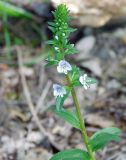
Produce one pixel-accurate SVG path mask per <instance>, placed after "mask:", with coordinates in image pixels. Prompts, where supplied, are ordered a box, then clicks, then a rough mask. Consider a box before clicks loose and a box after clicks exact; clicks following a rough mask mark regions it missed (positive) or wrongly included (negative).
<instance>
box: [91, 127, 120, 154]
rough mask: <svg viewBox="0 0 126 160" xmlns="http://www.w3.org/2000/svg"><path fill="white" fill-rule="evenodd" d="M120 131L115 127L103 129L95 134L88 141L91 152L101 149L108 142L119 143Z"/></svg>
mask: <svg viewBox="0 0 126 160" xmlns="http://www.w3.org/2000/svg"><path fill="white" fill-rule="evenodd" d="M120 133H121V130H120V129H118V128H115V127H110V128H105V129H102V130H100V131H98V132H96V133H95V134H94V135H93V136H92V137H91V138H90V140H89V144H90V146H91V148H92V151H97V150H99V149H102V148H103V147H104V146H105V145H106V144H108V143H109V142H110V141H119V140H120V137H119V134H120Z"/></svg>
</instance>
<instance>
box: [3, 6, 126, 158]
mask: <svg viewBox="0 0 126 160" xmlns="http://www.w3.org/2000/svg"><path fill="white" fill-rule="evenodd" d="M41 7H43V9H45V10H46V11H47V13H49V14H48V16H45V14H41V16H40V17H39V18H41V20H42V21H41V22H40V21H39V22H38V21H37V22H36V21H35V22H34V21H33V22H32V21H28V20H25V19H14V18H10V19H9V21H8V23H9V31H10V35H11V42H12V44H11V46H10V47H9V50H10V52H11V56H10V57H9V56H8V54H9V53H8V47H7V46H6V44H5V42H4V32H3V30H1V37H0V44H1V48H0V159H1V160H6V159H11V160H12V159H14V160H18V159H20V160H24V159H26V160H29V159H31V160H32V159H34V160H39V159H41V160H48V159H49V158H50V157H51V156H52V155H53V154H54V153H56V152H58V151H61V150H63V149H69V148H75V147H78V148H82V147H83V144H82V143H81V135H80V133H79V131H77V130H76V129H73V128H72V127H71V126H70V125H69V124H68V123H65V122H64V121H63V120H61V119H59V117H57V116H56V115H55V114H54V113H53V112H52V111H51V110H50V109H51V106H52V105H53V104H54V103H55V102H54V97H53V94H52V84H53V83H56V82H60V83H61V82H62V81H63V77H61V76H58V74H57V72H56V68H55V67H54V68H47V67H45V64H46V62H45V60H44V59H45V57H46V56H47V55H48V54H49V53H50V52H51V51H50V49H47V48H46V46H45V41H46V39H48V38H50V37H51V34H50V32H49V30H48V29H47V21H48V20H49V19H51V16H50V9H51V7H50V5H49V4H48V5H47V4H46V5H43V4H41ZM33 10H35V8H33ZM42 11H43V10H41V12H42ZM43 13H44V12H43ZM46 15H47V14H46ZM2 25H3V24H2V20H1V27H2ZM17 38H18V41H17V40H16V42H15V39H17ZM17 42H18V44H19V43H20V44H21V45H17ZM71 42H73V43H75V45H76V48H77V49H78V54H77V55H73V56H71V57H68V58H69V60H70V61H71V62H72V63H74V64H77V65H78V67H80V68H81V70H82V71H84V72H87V73H88V74H89V75H91V76H94V77H95V78H96V79H98V84H97V85H95V86H91V88H90V89H89V90H88V91H85V90H84V89H83V88H78V89H77V95H78V99H79V102H80V105H81V110H82V113H83V115H84V117H85V121H86V127H87V131H88V135H89V136H90V135H92V134H93V133H94V132H95V131H97V130H98V129H100V128H104V127H110V126H117V127H119V128H121V129H122V131H123V133H122V135H121V137H122V141H121V142H118V143H111V144H109V145H108V146H107V147H106V148H104V150H103V151H100V152H99V153H98V154H97V160H125V159H126V138H125V137H126V126H125V124H126V25H124V24H123V25H118V26H116V25H114V26H111V27H108V26H107V27H106V26H105V27H101V28H98V29H94V28H90V27H80V28H78V31H77V32H76V33H74V34H73V35H71ZM15 43H16V45H15ZM23 64H25V65H23ZM65 107H67V108H70V109H73V108H74V106H73V102H72V99H71V97H70V98H69V99H68V100H66V102H65Z"/></svg>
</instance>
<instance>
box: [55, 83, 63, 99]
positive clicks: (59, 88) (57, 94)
mask: <svg viewBox="0 0 126 160" xmlns="http://www.w3.org/2000/svg"><path fill="white" fill-rule="evenodd" d="M53 94H54V96H55V97H63V96H64V95H65V94H66V89H65V88H64V87H63V86H60V85H58V84H53Z"/></svg>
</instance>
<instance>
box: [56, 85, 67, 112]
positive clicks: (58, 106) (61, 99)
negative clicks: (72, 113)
mask: <svg viewBox="0 0 126 160" xmlns="http://www.w3.org/2000/svg"><path fill="white" fill-rule="evenodd" d="M69 93H70V89H68V88H67V93H66V94H65V95H64V96H63V97H57V98H56V109H57V111H60V110H61V109H62V107H63V104H64V101H65V100H66V98H67V97H68V96H69Z"/></svg>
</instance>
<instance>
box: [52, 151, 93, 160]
mask: <svg viewBox="0 0 126 160" xmlns="http://www.w3.org/2000/svg"><path fill="white" fill-rule="evenodd" d="M50 160H90V159H89V156H88V153H87V152H86V151H83V150H81V149H70V150H65V151H61V152H58V153H57V154H55V155H54V156H53V157H52V158H51V159H50Z"/></svg>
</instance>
